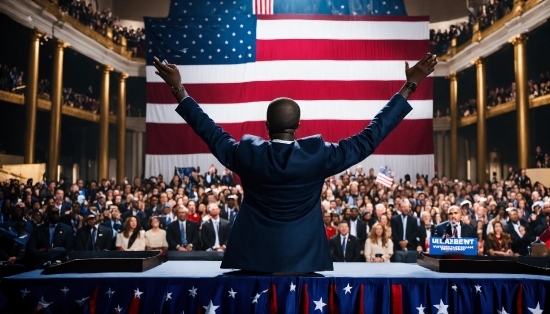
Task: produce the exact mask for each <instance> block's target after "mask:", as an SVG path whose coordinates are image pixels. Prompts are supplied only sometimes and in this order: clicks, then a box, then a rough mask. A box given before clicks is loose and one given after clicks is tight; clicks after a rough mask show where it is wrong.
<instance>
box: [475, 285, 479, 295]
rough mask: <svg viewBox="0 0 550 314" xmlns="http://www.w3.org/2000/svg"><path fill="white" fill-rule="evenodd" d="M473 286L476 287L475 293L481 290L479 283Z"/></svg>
mask: <svg viewBox="0 0 550 314" xmlns="http://www.w3.org/2000/svg"><path fill="white" fill-rule="evenodd" d="M474 287H475V288H476V293H478V292H481V286H480V285H475V286H474Z"/></svg>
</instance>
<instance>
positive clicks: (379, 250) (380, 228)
mask: <svg viewBox="0 0 550 314" xmlns="http://www.w3.org/2000/svg"><path fill="white" fill-rule="evenodd" d="M385 229H386V227H385V226H384V225H382V224H380V223H376V224H374V225H373V226H372V231H371V232H370V235H369V237H368V239H367V240H366V241H365V259H366V261H367V262H372V263H384V262H385V263H389V262H390V258H391V257H392V255H393V242H392V241H391V238H389V237H388V236H387V232H386V230H385Z"/></svg>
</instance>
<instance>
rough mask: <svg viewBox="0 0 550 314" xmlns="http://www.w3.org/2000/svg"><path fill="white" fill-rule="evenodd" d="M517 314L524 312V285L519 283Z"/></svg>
mask: <svg viewBox="0 0 550 314" xmlns="http://www.w3.org/2000/svg"><path fill="white" fill-rule="evenodd" d="M516 314H523V285H522V284H519V287H518V292H517V293H516Z"/></svg>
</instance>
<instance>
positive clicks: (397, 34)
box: [256, 19, 430, 40]
mask: <svg viewBox="0 0 550 314" xmlns="http://www.w3.org/2000/svg"><path fill="white" fill-rule="evenodd" d="M256 29H257V30H256V38H257V39H258V40H262V39H268V40H269V39H340V40H342V39H357V40H427V39H429V37H430V34H429V32H428V30H429V22H428V21H419V22H393V21H326V20H322V21H319V20H299V19H296V20H293V19H288V20H287V19H285V20H261V19H260V20H258V24H257V27H256Z"/></svg>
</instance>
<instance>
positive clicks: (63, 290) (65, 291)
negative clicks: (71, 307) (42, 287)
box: [60, 286, 70, 296]
mask: <svg viewBox="0 0 550 314" xmlns="http://www.w3.org/2000/svg"><path fill="white" fill-rule="evenodd" d="M60 290H61V292H63V294H64V295H65V296H67V292H69V290H70V289H69V288H67V286H65V287H64V288H63V289H60Z"/></svg>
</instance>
